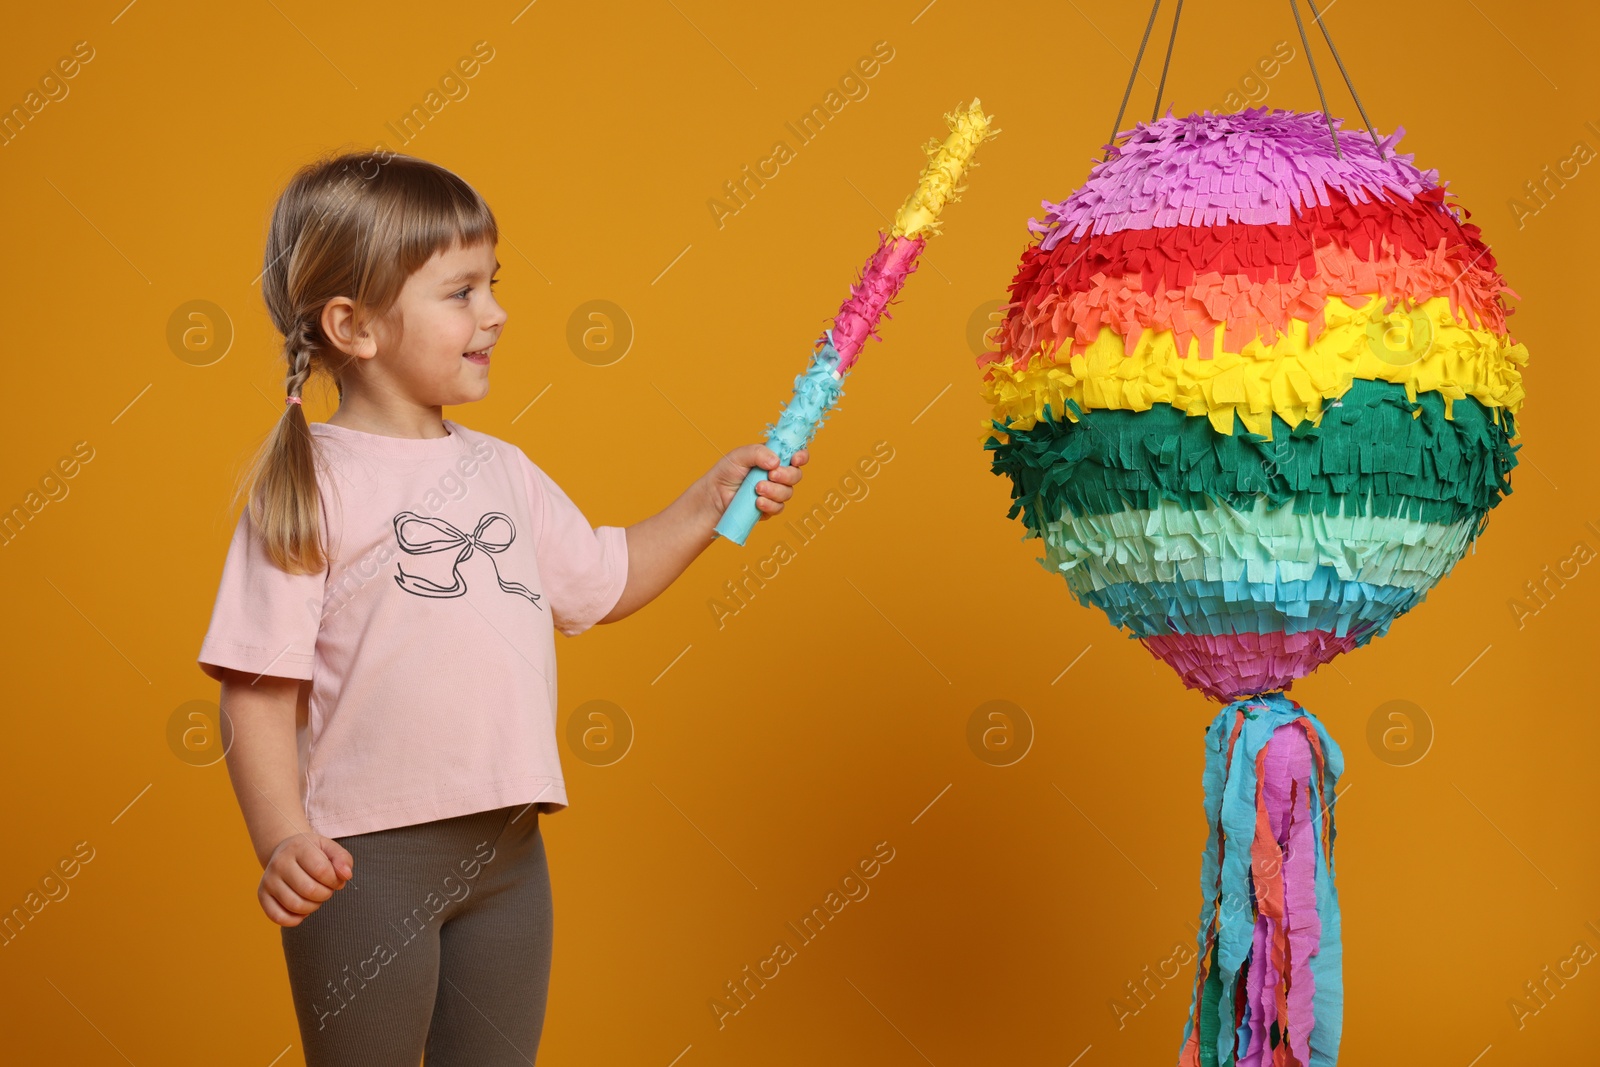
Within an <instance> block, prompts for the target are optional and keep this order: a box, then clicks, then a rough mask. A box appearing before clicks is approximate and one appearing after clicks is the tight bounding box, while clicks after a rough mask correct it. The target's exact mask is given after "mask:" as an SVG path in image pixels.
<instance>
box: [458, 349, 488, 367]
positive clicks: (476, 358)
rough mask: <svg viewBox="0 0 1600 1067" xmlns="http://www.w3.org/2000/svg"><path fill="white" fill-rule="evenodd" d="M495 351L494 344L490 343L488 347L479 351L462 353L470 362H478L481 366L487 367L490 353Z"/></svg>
mask: <svg viewBox="0 0 1600 1067" xmlns="http://www.w3.org/2000/svg"><path fill="white" fill-rule="evenodd" d="M493 351H494V345H490V346H489V347H488V348H484V349H480V350H479V351H477V352H463V353H461V358H462V359H464V360H466V361H467V362H469V363H476V364H477V365H478V366H480V367H487V366H488V365H489V353H490V352H493Z"/></svg>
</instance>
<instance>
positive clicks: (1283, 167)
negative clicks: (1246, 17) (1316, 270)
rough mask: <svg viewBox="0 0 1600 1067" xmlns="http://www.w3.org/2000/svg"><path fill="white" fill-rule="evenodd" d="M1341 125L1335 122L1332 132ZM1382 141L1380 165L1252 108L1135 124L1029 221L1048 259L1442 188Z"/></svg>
mask: <svg viewBox="0 0 1600 1067" xmlns="http://www.w3.org/2000/svg"><path fill="white" fill-rule="evenodd" d="M1337 125H1338V122H1337V121H1336V122H1335V126H1337ZM1404 133H1405V131H1404V130H1403V129H1398V130H1396V131H1395V132H1394V133H1392V134H1390V135H1389V136H1387V137H1384V138H1382V143H1383V148H1384V153H1385V155H1387V156H1388V159H1387V161H1385V160H1384V159H1382V158H1380V157H1379V155H1378V150H1377V148H1376V147H1375V146H1374V145H1372V143H1371V142H1370V141H1367V142H1366V143H1359V142H1361V139H1360V138H1349V139H1348V140H1349V141H1350V144H1349V145H1348V146H1346V145H1341V146H1340V147H1341V148H1343V149H1344V152H1343V154H1342V157H1341V156H1335V155H1334V152H1333V146H1332V142H1331V140H1330V139H1329V137H1328V125H1327V120H1326V119H1324V118H1323V116H1322V115H1320V114H1315V113H1301V112H1294V111H1277V110H1273V109H1270V108H1255V109H1252V110H1249V111H1241V112H1239V113H1237V114H1232V115H1217V114H1212V113H1210V112H1201V113H1199V114H1195V115H1189V116H1188V117H1186V118H1176V117H1171V116H1169V117H1167V118H1164V119H1161V120H1159V121H1156V122H1152V123H1148V124H1145V123H1140V124H1139V125H1138V126H1137V127H1136V128H1135V129H1134V130H1133V131H1132V132H1131V133H1129V134H1127V135H1126V136H1125V137H1124V138H1123V140H1122V141H1121V143H1120V144H1118V145H1117V146H1116V147H1114V148H1113V149H1112V150H1111V157H1110V159H1108V160H1107V161H1106V162H1104V163H1101V164H1100V165H1099V166H1097V167H1095V168H1094V171H1093V173H1091V174H1090V175H1089V180H1088V181H1086V182H1084V183H1083V187H1082V188H1081V189H1079V190H1078V191H1077V192H1075V193H1073V194H1072V195H1071V196H1069V197H1068V198H1067V199H1066V200H1063V201H1062V202H1061V203H1059V204H1052V203H1050V202H1049V201H1045V203H1044V207H1045V221H1044V223H1042V224H1041V223H1039V222H1037V221H1035V220H1033V219H1029V220H1028V228H1029V229H1031V230H1033V231H1034V232H1035V233H1038V234H1040V235H1042V239H1041V241H1040V242H1039V243H1040V246H1041V247H1043V248H1044V249H1045V251H1049V250H1050V249H1051V248H1054V247H1055V245H1056V243H1057V242H1058V241H1061V240H1063V239H1065V240H1074V241H1075V240H1077V239H1078V238H1079V237H1082V236H1083V235H1084V234H1085V233H1097V234H1100V233H1116V232H1117V231H1118V230H1144V229H1150V228H1152V227H1156V226H1215V225H1218V224H1219V223H1226V222H1242V223H1245V224H1246V225H1252V226H1255V225H1266V224H1270V223H1276V224H1278V225H1284V224H1287V223H1288V222H1289V221H1290V219H1291V218H1292V216H1293V215H1294V214H1295V213H1296V212H1299V211H1303V210H1305V209H1306V208H1308V207H1311V206H1313V205H1326V204H1328V203H1329V194H1330V193H1332V192H1337V193H1340V194H1343V195H1344V196H1345V197H1346V198H1347V199H1349V200H1354V201H1356V202H1358V203H1366V202H1367V201H1369V200H1394V199H1399V200H1410V199H1411V198H1412V197H1415V196H1417V195H1419V194H1420V193H1422V192H1423V191H1424V190H1427V189H1432V188H1435V187H1437V186H1438V184H1439V180H1438V179H1439V172H1438V171H1434V170H1429V171H1422V170H1418V169H1417V168H1416V167H1415V166H1413V165H1412V162H1411V161H1412V158H1413V157H1412V156H1410V155H1397V154H1396V153H1395V151H1394V145H1395V143H1396V142H1398V141H1399V140H1400V138H1401V136H1403V135H1404Z"/></svg>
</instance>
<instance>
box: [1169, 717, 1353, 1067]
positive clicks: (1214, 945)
mask: <svg viewBox="0 0 1600 1067" xmlns="http://www.w3.org/2000/svg"><path fill="white" fill-rule="evenodd" d="M1343 770H1344V757H1343V755H1342V754H1341V753H1340V751H1339V746H1338V745H1337V744H1336V743H1335V742H1334V740H1333V738H1332V737H1331V736H1330V735H1329V734H1328V732H1327V730H1326V729H1325V728H1324V727H1323V725H1322V724H1321V723H1320V722H1318V721H1317V720H1316V718H1315V717H1313V716H1312V715H1311V714H1310V713H1309V712H1307V711H1306V710H1305V709H1304V708H1302V707H1301V706H1300V705H1299V704H1296V703H1295V702H1294V701H1292V700H1290V699H1289V698H1287V697H1285V696H1284V695H1283V694H1281V693H1267V694H1264V695H1261V696H1258V697H1254V698H1251V699H1248V700H1241V701H1237V702H1235V703H1232V704H1229V705H1228V706H1227V707H1225V708H1223V709H1222V710H1221V712H1219V713H1218V714H1217V717H1216V718H1215V719H1214V720H1213V721H1212V723H1211V727H1210V729H1209V730H1208V731H1207V732H1206V770H1205V779H1204V781H1205V808H1206V821H1207V825H1208V826H1209V831H1208V835H1207V838H1206V848H1205V853H1204V855H1203V858H1202V860H1201V868H1200V893H1201V899H1202V901H1203V904H1202V906H1201V911H1200V933H1199V935H1198V938H1197V941H1198V945H1199V962H1198V966H1197V969H1196V978H1195V987H1194V990H1193V993H1192V994H1191V998H1190V1006H1189V1015H1188V1019H1187V1020H1186V1021H1185V1023H1184V1032H1183V1045H1182V1050H1181V1052H1180V1054H1179V1057H1178V1065H1179V1067H1230V1065H1235V1064H1237V1065H1238V1067H1269V1065H1271V1067H1278V1065H1291V1064H1292V1065H1298V1067H1333V1064H1334V1063H1335V1062H1336V1061H1337V1060H1338V1056H1339V1038H1340V1032H1341V1029H1342V1025H1341V1024H1342V1016H1343V1010H1344V982H1343V976H1342V974H1341V971H1342V962H1343V959H1342V957H1343V950H1342V946H1341V940H1340V916H1339V895H1338V891H1337V889H1336V888H1335V886H1334V880H1333V874H1334V867H1333V844H1334V837H1335V832H1334V804H1335V802H1336V800H1337V795H1338V782H1339V775H1340V774H1341V773H1342V772H1343Z"/></svg>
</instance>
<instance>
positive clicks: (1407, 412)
mask: <svg viewBox="0 0 1600 1067" xmlns="http://www.w3.org/2000/svg"><path fill="white" fill-rule="evenodd" d="M1068 403H1069V404H1071V403H1072V402H1071V401H1068ZM1444 408H1445V402H1444V397H1443V396H1442V395H1440V394H1439V393H1436V392H1430V393H1422V394H1419V395H1418V396H1417V399H1416V400H1414V401H1413V400H1410V399H1408V398H1407V397H1406V392H1405V386H1403V385H1398V384H1395V383H1392V382H1377V381H1369V380H1367V379H1357V380H1355V381H1353V382H1351V383H1350V388H1349V389H1348V390H1347V391H1346V392H1345V393H1344V395H1343V396H1341V397H1340V398H1339V399H1338V400H1337V401H1334V402H1333V403H1332V404H1330V405H1329V407H1328V408H1326V409H1325V411H1324V413H1323V416H1322V419H1321V421H1320V423H1319V424H1316V425H1313V424H1312V423H1311V422H1309V421H1306V422H1302V423H1301V424H1300V425H1299V426H1293V427H1291V426H1289V425H1288V424H1287V423H1285V422H1283V421H1282V420H1280V419H1278V418H1277V417H1276V416H1274V418H1273V428H1272V440H1267V439H1266V438H1264V437H1261V436H1258V435H1255V434H1250V433H1246V432H1244V431H1243V427H1242V425H1241V424H1240V423H1239V422H1238V421H1237V420H1235V422H1234V433H1233V434H1231V435H1224V434H1219V433H1217V432H1216V431H1215V430H1214V429H1212V427H1211V423H1210V421H1209V420H1208V419H1206V418H1205V417H1204V416H1198V415H1185V414H1184V413H1182V412H1181V411H1179V410H1178V409H1176V408H1174V407H1171V406H1170V405H1165V404H1162V405H1157V406H1156V407H1154V408H1151V409H1150V410H1149V411H1120V410H1106V411H1100V410H1097V411H1089V412H1083V411H1080V410H1078V409H1077V408H1076V406H1075V405H1073V414H1074V415H1076V416H1077V421H1076V422H1073V421H1070V420H1058V419H1056V418H1053V417H1052V416H1051V414H1050V410H1049V408H1048V407H1046V408H1045V412H1044V418H1042V419H1040V420H1039V421H1038V422H1037V423H1035V424H1034V426H1033V427H1031V428H1030V429H1027V430H1013V429H1011V428H1010V419H1009V418H1008V419H1007V420H1006V422H1005V423H1001V422H999V421H997V420H991V425H992V426H993V427H994V428H995V430H997V431H999V433H1000V435H1002V436H1003V437H1004V438H1005V440H1001V439H1000V437H999V436H991V437H990V438H989V439H988V440H987V441H986V442H984V448H985V449H986V450H988V451H991V452H993V453H994V455H993V457H992V458H991V465H990V469H991V471H992V472H993V473H994V474H997V475H999V474H1005V475H1009V476H1010V478H1011V498H1012V504H1011V511H1010V512H1009V515H1008V517H1010V518H1015V517H1016V516H1017V515H1018V514H1019V513H1021V515H1022V516H1023V521H1024V522H1025V523H1026V524H1027V527H1028V530H1029V531H1030V533H1031V534H1032V535H1033V536H1040V535H1041V534H1042V532H1043V531H1044V529H1045V527H1046V525H1047V524H1048V523H1050V522H1052V521H1056V520H1059V519H1060V518H1061V516H1062V515H1063V514H1074V515H1108V514H1114V513H1116V512H1120V511H1125V510H1129V509H1141V508H1142V509H1154V508H1157V507H1158V506H1159V505H1160V502H1161V501H1163V500H1171V501H1174V502H1176V503H1178V504H1179V505H1181V506H1182V507H1184V508H1187V509H1193V510H1200V509H1204V508H1206V507H1208V506H1209V505H1210V504H1211V502H1213V501H1223V502H1225V503H1226V504H1228V505H1229V506H1230V507H1234V508H1238V509H1240V510H1244V511H1250V510H1253V509H1254V508H1255V506H1256V503H1257V501H1258V499H1260V498H1265V500H1266V501H1267V503H1268V504H1269V505H1271V506H1277V505H1280V504H1283V503H1286V502H1289V501H1293V503H1294V512H1295V514H1300V515H1304V514H1314V515H1323V514H1327V515H1341V514H1351V515H1365V514H1372V515H1376V516H1382V517H1397V518H1406V519H1412V520H1415V521H1420V522H1433V523H1444V524H1454V523H1457V522H1461V521H1463V520H1468V519H1471V520H1474V536H1476V534H1477V533H1478V532H1481V530H1482V525H1483V523H1484V521H1485V520H1486V519H1487V513H1488V511H1489V509H1490V508H1492V507H1494V506H1495V505H1496V504H1498V503H1499V502H1500V499H1501V497H1503V496H1505V495H1507V494H1509V493H1510V492H1511V481H1510V474H1511V469H1512V468H1513V467H1515V466H1516V463H1517V459H1516V452H1517V449H1518V447H1520V446H1518V445H1514V444H1512V443H1511V442H1512V440H1513V438H1514V437H1515V436H1516V427H1515V424H1514V420H1513V418H1512V416H1511V414H1510V413H1509V412H1507V411H1505V410H1503V409H1494V410H1493V411H1491V409H1489V408H1487V407H1485V406H1484V405H1482V404H1480V403H1479V402H1478V401H1476V400H1474V399H1472V398H1471V397H1464V398H1462V399H1458V400H1455V401H1453V402H1452V404H1451V417H1450V418H1445V414H1444ZM1413 413H1418V414H1415V415H1414V414H1413Z"/></svg>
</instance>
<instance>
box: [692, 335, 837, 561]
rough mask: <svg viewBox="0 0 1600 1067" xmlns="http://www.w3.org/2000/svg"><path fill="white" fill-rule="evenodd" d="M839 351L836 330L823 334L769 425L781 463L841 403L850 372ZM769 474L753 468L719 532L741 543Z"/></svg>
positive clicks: (758, 516) (769, 444) (757, 514)
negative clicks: (841, 367)
mask: <svg viewBox="0 0 1600 1067" xmlns="http://www.w3.org/2000/svg"><path fill="white" fill-rule="evenodd" d="M838 367H839V353H838V351H836V350H835V349H834V347H833V332H832V331H831V330H830V331H828V332H826V333H824V334H823V335H822V337H821V338H820V339H819V340H818V342H817V348H816V349H815V350H814V351H813V352H812V354H811V362H810V363H809V364H808V365H807V366H806V369H805V372H804V373H802V374H800V375H799V376H797V377H796V378H795V380H794V395H793V396H791V397H790V398H789V402H788V403H787V404H785V405H784V408H783V412H782V414H780V415H779V416H778V421H777V422H776V423H775V424H769V425H768V426H767V442H766V444H767V447H768V448H770V449H772V450H773V451H774V452H776V453H777V454H778V462H779V464H780V465H782V464H787V463H788V462H789V459H790V457H792V456H793V455H794V454H795V453H796V452H798V451H800V450H801V449H802V448H804V447H806V445H807V444H809V443H810V441H811V438H812V437H814V436H816V432H817V430H818V428H819V427H821V425H822V422H823V419H824V418H826V417H827V414H828V412H829V410H831V409H832V408H833V406H834V405H835V404H837V403H838V402H839V397H840V396H841V395H842V394H843V393H844V379H845V377H846V376H847V375H848V374H849V373H850V372H849V371H846V372H845V373H844V374H843V375H841V374H839V373H838ZM766 476H767V472H766V471H765V470H763V469H761V468H760V467H752V468H751V469H750V472H749V473H748V474H746V475H745V476H744V481H743V482H742V483H740V485H739V489H738V491H737V492H735V493H734V494H733V499H732V500H730V501H728V506H727V508H726V509H725V510H724V511H723V513H722V518H721V519H719V520H718V521H717V526H716V532H717V533H718V534H719V535H721V536H723V537H725V538H727V539H728V540H730V541H732V542H733V543H734V544H736V545H742V544H744V542H745V539H746V538H747V537H749V536H750V531H751V530H753V529H754V528H755V525H756V523H757V522H759V521H760V519H761V511H760V509H758V508H757V507H756V486H757V485H759V484H760V483H761V481H762V480H763V479H765V478H766Z"/></svg>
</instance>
